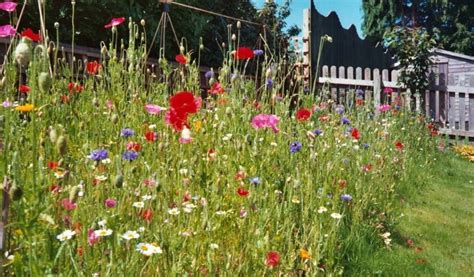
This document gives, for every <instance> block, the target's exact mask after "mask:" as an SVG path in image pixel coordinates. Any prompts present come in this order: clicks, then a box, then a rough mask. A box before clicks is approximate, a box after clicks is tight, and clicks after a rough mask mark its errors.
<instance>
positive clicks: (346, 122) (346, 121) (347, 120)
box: [341, 117, 351, 125]
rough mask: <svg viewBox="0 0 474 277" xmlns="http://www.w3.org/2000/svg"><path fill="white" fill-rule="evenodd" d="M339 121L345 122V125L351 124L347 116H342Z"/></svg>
mask: <svg viewBox="0 0 474 277" xmlns="http://www.w3.org/2000/svg"><path fill="white" fill-rule="evenodd" d="M341 122H342V124H346V125H349V124H351V121H350V120H349V118H347V117H343V118H342V119H341Z"/></svg>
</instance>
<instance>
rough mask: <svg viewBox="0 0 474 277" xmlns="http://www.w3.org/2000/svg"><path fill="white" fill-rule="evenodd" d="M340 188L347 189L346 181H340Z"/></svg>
mask: <svg viewBox="0 0 474 277" xmlns="http://www.w3.org/2000/svg"><path fill="white" fill-rule="evenodd" d="M338 183H339V188H341V189H343V188H345V187H347V181H346V180H339V182H338Z"/></svg>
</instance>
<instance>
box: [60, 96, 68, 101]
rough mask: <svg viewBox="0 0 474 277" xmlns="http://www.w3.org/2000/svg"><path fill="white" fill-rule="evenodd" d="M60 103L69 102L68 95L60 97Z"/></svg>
mask: <svg viewBox="0 0 474 277" xmlns="http://www.w3.org/2000/svg"><path fill="white" fill-rule="evenodd" d="M61 102H63V103H67V102H69V95H61Z"/></svg>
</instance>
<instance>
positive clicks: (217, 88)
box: [209, 82, 224, 94]
mask: <svg viewBox="0 0 474 277" xmlns="http://www.w3.org/2000/svg"><path fill="white" fill-rule="evenodd" d="M209 93H210V94H223V93H224V88H223V87H222V85H221V84H220V83H219V82H215V83H214V84H212V86H211V89H210V90H209Z"/></svg>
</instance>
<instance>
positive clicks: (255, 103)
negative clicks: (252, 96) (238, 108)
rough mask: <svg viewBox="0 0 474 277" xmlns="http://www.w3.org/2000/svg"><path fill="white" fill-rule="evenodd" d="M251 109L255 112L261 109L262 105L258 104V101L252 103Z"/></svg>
mask: <svg viewBox="0 0 474 277" xmlns="http://www.w3.org/2000/svg"><path fill="white" fill-rule="evenodd" d="M253 107H254V108H255V109H257V110H260V108H261V107H262V105H261V104H260V102H258V101H254V102H253Z"/></svg>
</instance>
